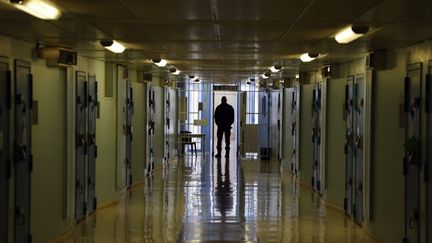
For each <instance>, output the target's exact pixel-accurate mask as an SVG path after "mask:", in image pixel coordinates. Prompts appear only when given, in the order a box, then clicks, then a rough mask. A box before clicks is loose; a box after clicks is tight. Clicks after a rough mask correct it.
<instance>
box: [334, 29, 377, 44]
mask: <svg viewBox="0 0 432 243" xmlns="http://www.w3.org/2000/svg"><path fill="white" fill-rule="evenodd" d="M368 31H369V27H367V26H354V25H352V26H348V27H346V28H344V29H342V30H340V31H339V32H338V33H337V34H336V36H335V40H336V41H337V43H339V44H347V43H350V42H351V41H354V40H356V39H358V38H360V37H362V36H363V35H364V34H366V33H367V32H368Z"/></svg>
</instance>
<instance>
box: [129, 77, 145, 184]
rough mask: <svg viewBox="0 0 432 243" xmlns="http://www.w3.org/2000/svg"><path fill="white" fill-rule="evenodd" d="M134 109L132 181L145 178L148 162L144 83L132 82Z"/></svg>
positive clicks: (140, 180) (136, 181)
mask: <svg viewBox="0 0 432 243" xmlns="http://www.w3.org/2000/svg"><path fill="white" fill-rule="evenodd" d="M132 88H133V102H134V111H133V114H132V126H133V135H132V180H133V181H132V183H133V184H135V183H139V182H142V181H143V180H144V179H145V173H144V170H145V162H146V149H145V146H146V136H147V130H146V113H147V102H146V97H147V95H146V86H145V84H144V83H140V82H132Z"/></svg>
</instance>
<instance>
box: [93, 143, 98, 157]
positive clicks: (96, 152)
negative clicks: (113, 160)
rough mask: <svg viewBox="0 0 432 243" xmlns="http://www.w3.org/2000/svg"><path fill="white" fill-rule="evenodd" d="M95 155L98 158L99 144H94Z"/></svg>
mask: <svg viewBox="0 0 432 243" xmlns="http://www.w3.org/2000/svg"><path fill="white" fill-rule="evenodd" d="M94 157H95V158H97V157H98V146H96V145H95V146H94Z"/></svg>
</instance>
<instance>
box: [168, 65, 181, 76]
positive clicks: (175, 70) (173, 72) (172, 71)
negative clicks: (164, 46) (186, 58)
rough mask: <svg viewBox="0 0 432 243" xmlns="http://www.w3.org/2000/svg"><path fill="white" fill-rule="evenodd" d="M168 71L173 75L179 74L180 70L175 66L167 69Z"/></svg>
mask: <svg viewBox="0 0 432 243" xmlns="http://www.w3.org/2000/svg"><path fill="white" fill-rule="evenodd" d="M169 71H170V72H171V73H172V74H173V75H179V74H180V70H178V69H177V68H175V67H172V68H170V69H169Z"/></svg>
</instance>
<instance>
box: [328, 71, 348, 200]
mask: <svg viewBox="0 0 432 243" xmlns="http://www.w3.org/2000/svg"><path fill="white" fill-rule="evenodd" d="M345 85H346V79H345V78H338V79H331V80H330V81H329V82H328V83H327V87H328V93H327V94H328V96H327V128H326V129H327V146H326V155H327V168H326V169H327V170H326V171H327V176H326V179H327V183H326V184H327V187H326V193H327V200H328V201H329V202H331V203H333V204H336V205H337V206H339V207H340V208H343V201H344V197H345V154H344V150H343V147H344V141H345V127H346V122H345V121H344V119H343V105H344V99H345Z"/></svg>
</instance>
